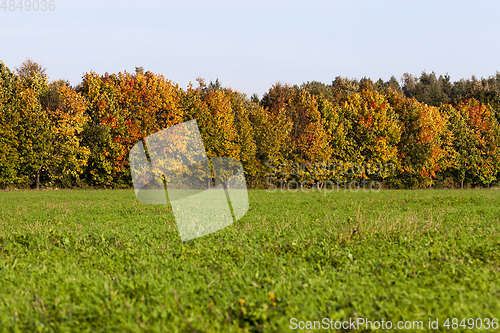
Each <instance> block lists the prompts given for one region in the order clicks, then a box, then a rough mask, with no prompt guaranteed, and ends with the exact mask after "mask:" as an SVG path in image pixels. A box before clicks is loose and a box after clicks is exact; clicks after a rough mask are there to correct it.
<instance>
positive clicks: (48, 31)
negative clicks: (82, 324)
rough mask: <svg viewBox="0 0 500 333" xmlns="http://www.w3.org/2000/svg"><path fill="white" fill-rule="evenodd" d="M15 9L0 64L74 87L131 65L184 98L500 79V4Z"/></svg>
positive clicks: (108, 4)
mask: <svg viewBox="0 0 500 333" xmlns="http://www.w3.org/2000/svg"><path fill="white" fill-rule="evenodd" d="M3 1H4V0H0V3H1V2H3ZM14 1H15V4H16V8H15V10H10V9H12V8H14V7H11V8H10V9H9V0H6V3H4V4H3V7H0V60H1V61H3V62H4V63H5V65H7V66H8V67H9V68H10V69H15V68H16V67H19V66H20V65H21V63H22V62H23V61H24V60H25V59H26V58H30V59H32V60H33V61H35V62H38V63H39V64H41V65H42V66H43V67H44V68H46V69H47V70H46V73H47V74H48V75H49V79H50V80H58V79H65V80H69V81H70V82H71V84H72V85H73V86H75V85H77V84H78V83H80V82H81V79H82V76H83V74H84V73H86V72H90V71H95V72H97V73H99V74H104V73H105V72H108V73H118V72H124V71H127V72H132V73H133V72H134V71H135V67H136V66H143V67H144V69H145V70H146V71H152V72H153V73H156V74H162V75H163V76H165V77H166V78H167V79H170V80H172V81H173V82H174V83H177V84H179V86H180V87H181V88H183V89H185V88H186V87H187V86H188V84H189V83H190V82H192V83H193V84H194V85H195V86H197V83H196V79H197V78H203V79H205V81H206V82H207V83H208V82H210V81H215V80H216V79H219V81H220V82H221V84H222V85H223V86H228V87H231V88H232V89H234V90H238V91H240V92H243V93H246V94H247V95H248V96H250V95H251V94H253V93H257V94H258V95H259V96H260V97H262V95H263V94H264V93H265V92H266V91H268V90H269V88H270V87H271V86H272V85H273V84H275V83H277V82H281V83H288V84H292V85H293V84H297V85H300V84H302V83H303V82H307V81H313V80H314V81H320V82H324V83H327V84H328V83H331V82H332V81H333V80H334V79H335V77H337V76H342V77H348V78H357V79H360V78H362V77H369V78H372V79H373V80H374V81H375V80H378V79H379V78H382V79H383V80H384V81H386V80H388V79H389V78H390V77H391V76H392V75H394V76H395V77H396V78H397V79H398V80H399V79H400V78H401V76H402V75H403V73H410V74H413V75H417V76H419V75H420V74H421V73H422V71H426V72H427V73H430V72H432V71H434V72H435V73H436V74H437V75H441V74H442V75H444V74H446V73H448V74H449V75H450V76H451V79H452V80H459V79H461V78H470V77H471V76H472V75H475V76H476V77H478V78H480V77H489V76H491V75H495V73H496V72H497V71H500V43H499V42H498V40H499V35H500V20H498V13H499V12H500V1H498V0H491V1H485V0H476V1H456V0H455V1H448V0H446V1H440V0H432V1H427V0H419V1H412V2H407V1H401V0H399V1H392V0H387V1H383V0H380V1H377V0H371V1H369V0H351V1H343V0H338V1H337V0H330V1H326V0H304V1H299V0H253V1H235V0H233V1H222V0H220V1H217V0H215V1H214V0H212V1H198V0H196V1H185V2H181V1H169V0H167V1H153V0H142V1H126V0H125V1H123V0H122V1H115V0H112V1H95V0H85V1H69V0H53V1H52V4H53V5H54V8H53V9H54V10H53V11H50V10H46V11H42V10H41V9H42V6H43V1H40V4H39V9H38V11H34V9H33V8H32V9H31V10H30V11H26V6H27V3H26V0H23V6H24V8H23V10H22V11H21V10H20V9H19V8H17V5H18V4H19V0H13V3H14ZM31 2H32V3H33V6H35V2H36V1H31ZM48 4H49V3H48V2H47V3H46V4H45V5H47V6H48Z"/></svg>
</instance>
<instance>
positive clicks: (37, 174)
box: [35, 165, 42, 190]
mask: <svg viewBox="0 0 500 333" xmlns="http://www.w3.org/2000/svg"><path fill="white" fill-rule="evenodd" d="M41 170H42V166H41V165H40V166H39V167H38V170H37V171H36V183H35V186H36V189H37V190H39V189H40V172H41Z"/></svg>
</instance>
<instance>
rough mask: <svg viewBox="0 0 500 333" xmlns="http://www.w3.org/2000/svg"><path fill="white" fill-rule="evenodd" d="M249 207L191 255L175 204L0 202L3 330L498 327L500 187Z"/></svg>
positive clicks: (286, 196) (92, 195) (55, 198)
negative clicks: (472, 321)
mask: <svg viewBox="0 0 500 333" xmlns="http://www.w3.org/2000/svg"><path fill="white" fill-rule="evenodd" d="M249 197H250V210H249V211H248V213H247V215H245V216H244V217H243V218H242V219H241V220H240V221H238V222H237V223H235V224H233V225H231V226H229V227H227V228H225V229H223V230H221V231H219V232H216V233H214V234H211V235H208V236H205V237H202V238H198V239H195V240H193V241H190V242H187V243H182V242H181V240H180V237H179V235H178V233H177V229H176V225H175V221H174V217H173V214H172V211H171V209H170V207H169V206H162V205H146V204H142V203H139V202H138V201H137V200H136V199H135V196H134V192H133V191H128V190H118V191H111V190H102V191H69V190H68V191H11V192H0V207H1V212H0V332H194V331H197V332H287V331H301V330H292V329H291V328H290V327H291V324H290V320H291V318H296V319H297V321H307V320H309V321H313V320H322V319H323V318H331V319H334V320H349V318H367V319H368V320H371V321H376V320H382V319H383V320H385V321H386V320H390V321H391V322H392V323H393V324H396V323H397V322H398V321H399V320H402V321H420V320H421V321H423V322H424V324H425V328H426V329H424V330H421V331H430V330H428V329H427V326H428V321H429V318H431V319H432V320H435V319H436V318H439V325H440V327H439V331H443V332H444V331H447V329H446V328H445V327H443V326H442V324H443V322H444V320H445V319H446V318H460V320H461V318H477V317H479V318H490V319H492V318H499V317H500V271H499V267H500V240H499V235H500V226H499V218H500V191H494V190H468V191H466V190H463V191H460V190H456V191H452V190H421V191H381V192H379V193H362V192H359V193H330V194H328V195H326V196H324V195H323V193H301V192H297V193H280V192H279V191H277V192H276V193H267V192H265V191H250V192H249ZM498 330H499V329H497V330H494V329H490V330H488V331H490V332H493V331H498ZM302 331H304V332H305V331H311V330H302ZM358 331H363V330H362V329H360V330H358ZM365 331H367V330H365ZM416 331H418V330H413V332H416ZM449 331H453V332H461V331H463V332H465V331H468V329H464V328H463V327H458V328H457V329H456V330H451V329H450V330H449Z"/></svg>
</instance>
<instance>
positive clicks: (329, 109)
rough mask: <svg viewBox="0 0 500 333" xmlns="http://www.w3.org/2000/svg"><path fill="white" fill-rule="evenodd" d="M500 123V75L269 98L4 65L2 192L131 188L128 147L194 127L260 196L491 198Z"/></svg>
mask: <svg viewBox="0 0 500 333" xmlns="http://www.w3.org/2000/svg"><path fill="white" fill-rule="evenodd" d="M499 117H500V73H498V72H497V73H496V75H495V76H491V77H489V78H481V79H477V78H475V77H472V78H471V79H467V80H464V79H462V80H460V81H455V82H452V81H451V80H450V77H449V76H448V75H445V76H439V77H436V75H435V73H431V74H428V73H425V72H424V73H422V74H421V76H420V77H415V76H412V75H410V74H407V73H405V74H404V75H403V77H402V78H401V80H400V81H398V80H397V79H396V78H395V77H391V79H390V80H388V81H383V80H381V79H380V80H378V81H375V82H374V81H372V80H371V79H368V78H363V79H360V80H356V79H347V78H342V77H337V78H335V80H334V81H332V83H331V84H325V83H321V82H316V81H313V82H306V83H303V84H302V85H300V86H297V85H294V86H292V85H287V84H280V83H277V84H275V85H273V86H272V87H271V88H270V89H269V91H267V92H266V93H265V94H264V96H263V97H262V98H259V96H257V95H256V94H254V95H252V96H250V97H248V96H247V95H245V94H243V93H240V92H238V91H235V90H232V89H230V88H227V87H223V86H222V85H221V84H220V82H219V81H218V80H217V81H216V82H210V83H208V84H207V83H206V82H205V81H204V80H202V79H198V80H197V86H196V87H195V86H194V85H193V84H190V85H189V86H188V87H187V89H181V88H180V87H179V85H177V84H175V83H173V82H172V81H170V80H168V79H166V78H165V77H163V76H162V75H160V74H154V73H152V72H149V71H146V72H145V71H144V70H143V69H142V68H136V71H135V73H127V72H123V73H122V72H120V73H117V74H108V73H105V74H103V75H101V74H98V73H95V72H93V71H91V72H89V73H86V74H85V75H84V76H83V78H82V81H81V83H80V84H78V85H77V86H75V87H72V86H71V85H70V84H69V82H67V81H64V80H57V81H51V82H49V80H48V76H47V74H46V73H45V69H44V68H42V67H41V66H40V65H39V64H37V63H36V62H33V61H31V60H29V59H28V60H26V61H25V62H23V63H22V65H21V66H20V67H19V68H17V69H15V70H11V69H9V68H8V67H7V66H6V65H5V64H4V63H3V62H1V61H0V124H1V126H0V187H1V188H9V187H16V188H40V187H62V188H72V187H99V188H130V187H131V186H132V180H131V175H130V168H129V162H128V153H129V151H130V149H131V147H132V146H133V145H134V144H135V143H137V142H138V141H140V140H142V139H143V138H145V137H146V136H148V135H150V134H152V133H154V132H156V131H158V130H160V129H163V128H166V127H169V126H172V125H175V124H179V123H181V122H184V121H187V120H191V119H197V122H198V125H199V128H200V132H201V135H202V138H203V141H204V144H205V148H206V151H207V156H208V157H212V156H228V157H233V158H236V159H238V160H240V161H241V162H242V164H243V166H244V170H245V175H246V179H247V182H248V186H249V187H250V188H266V187H267V186H269V184H271V183H272V184H279V183H280V182H283V181H285V182H286V181H289V180H294V181H297V182H302V183H304V182H306V183H307V184H310V185H311V186H318V187H321V186H324V185H323V184H324V183H325V182H326V181H333V180H334V181H337V182H339V181H350V180H357V181H361V180H367V179H368V180H377V181H380V182H382V183H383V184H384V185H386V186H388V187H392V188H418V187H430V186H443V187H463V186H490V185H492V184H497V183H498V180H499V179H500V155H499V152H500V150H499V145H500V141H499V138H500V132H499V129H500V126H499Z"/></svg>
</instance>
